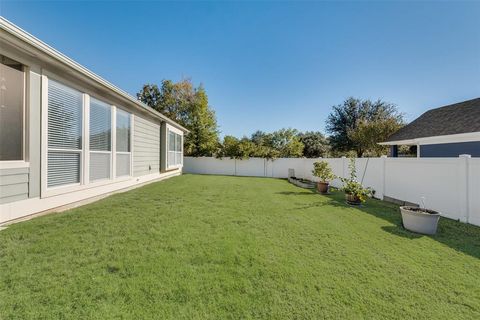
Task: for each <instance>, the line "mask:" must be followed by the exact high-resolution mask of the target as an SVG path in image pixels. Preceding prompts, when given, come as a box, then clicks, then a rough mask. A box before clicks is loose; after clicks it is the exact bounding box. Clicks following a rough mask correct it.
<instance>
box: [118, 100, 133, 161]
mask: <svg viewBox="0 0 480 320" xmlns="http://www.w3.org/2000/svg"><path fill="white" fill-rule="evenodd" d="M116 139H117V151H121V152H130V114H129V113H127V112H125V111H123V110H120V109H117V137H116Z"/></svg>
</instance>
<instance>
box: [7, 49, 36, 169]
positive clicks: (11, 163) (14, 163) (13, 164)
mask: <svg viewBox="0 0 480 320" xmlns="http://www.w3.org/2000/svg"><path fill="white" fill-rule="evenodd" d="M5 57H7V58H9V59H12V60H15V61H17V62H18V63H21V64H22V66H23V70H22V72H23V99H22V159H20V160H0V169H17V168H28V167H30V162H29V161H27V92H28V91H27V73H29V72H30V68H29V67H27V66H26V65H25V64H24V63H23V62H21V61H19V60H18V59H17V58H16V57H13V58H10V55H9V54H6V55H5Z"/></svg>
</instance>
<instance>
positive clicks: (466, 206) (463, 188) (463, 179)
mask: <svg viewBox="0 0 480 320" xmlns="http://www.w3.org/2000/svg"><path fill="white" fill-rule="evenodd" d="M471 157H472V156H471V155H469V154H461V155H459V156H458V158H459V160H460V163H459V165H460V168H459V179H460V181H459V182H460V185H459V192H460V209H461V212H462V217H461V218H460V220H461V221H463V222H469V218H470V199H469V191H470V190H468V187H469V181H468V179H469V177H468V175H469V169H470V168H469V165H470V158H471Z"/></svg>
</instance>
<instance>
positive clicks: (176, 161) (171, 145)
mask: <svg viewBox="0 0 480 320" xmlns="http://www.w3.org/2000/svg"><path fill="white" fill-rule="evenodd" d="M182 150H183V144H182V136H181V135H179V134H177V133H175V132H173V131H170V130H169V131H168V154H167V163H168V166H178V165H181V164H182V162H183V152H182Z"/></svg>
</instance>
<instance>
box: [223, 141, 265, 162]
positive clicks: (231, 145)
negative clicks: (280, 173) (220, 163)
mask: <svg viewBox="0 0 480 320" xmlns="http://www.w3.org/2000/svg"><path fill="white" fill-rule="evenodd" d="M255 152H256V145H255V144H254V143H253V142H252V141H250V139H248V138H247V137H243V138H242V139H240V140H239V139H237V138H235V137H234V136H225V137H224V138H223V143H222V145H221V148H220V151H219V152H218V153H217V157H220V158H226V157H229V158H231V159H248V158H249V157H254V156H255Z"/></svg>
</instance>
